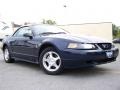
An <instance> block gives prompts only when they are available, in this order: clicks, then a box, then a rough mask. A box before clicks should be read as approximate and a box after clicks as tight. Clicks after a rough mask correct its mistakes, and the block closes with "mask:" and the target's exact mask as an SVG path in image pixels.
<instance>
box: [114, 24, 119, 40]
mask: <svg viewBox="0 0 120 90" xmlns="http://www.w3.org/2000/svg"><path fill="white" fill-rule="evenodd" d="M112 32H113V38H119V37H120V28H119V27H117V26H116V25H114V24H113V25H112Z"/></svg>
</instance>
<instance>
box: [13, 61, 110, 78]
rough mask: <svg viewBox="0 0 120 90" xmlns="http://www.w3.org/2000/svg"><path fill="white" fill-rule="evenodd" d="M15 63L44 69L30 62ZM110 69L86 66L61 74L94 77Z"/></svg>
mask: <svg viewBox="0 0 120 90" xmlns="http://www.w3.org/2000/svg"><path fill="white" fill-rule="evenodd" d="M14 64H16V65H17V66H20V67H24V68H29V69H31V70H34V71H37V72H42V69H41V68H40V66H39V65H37V64H33V63H28V62H24V61H16V62H15V63H14ZM109 71H110V69H108V68H105V67H102V66H93V67H85V68H78V69H65V70H64V72H63V73H61V74H60V76H82V77H90V76H92V77H93V76H98V75H104V74H109ZM43 74H44V73H43ZM58 76H59V75H58Z"/></svg>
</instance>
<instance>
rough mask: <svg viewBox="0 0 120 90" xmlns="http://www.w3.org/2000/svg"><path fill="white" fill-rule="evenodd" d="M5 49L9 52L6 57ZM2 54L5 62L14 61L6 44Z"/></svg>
mask: <svg viewBox="0 0 120 90" xmlns="http://www.w3.org/2000/svg"><path fill="white" fill-rule="evenodd" d="M6 50H7V51H8V53H9V55H8V59H6V57H5V54H6V53H5V51H6ZM3 56H4V60H5V62H6V63H13V62H14V61H15V60H14V59H12V58H11V55H10V51H9V49H8V47H7V46H5V47H4V50H3Z"/></svg>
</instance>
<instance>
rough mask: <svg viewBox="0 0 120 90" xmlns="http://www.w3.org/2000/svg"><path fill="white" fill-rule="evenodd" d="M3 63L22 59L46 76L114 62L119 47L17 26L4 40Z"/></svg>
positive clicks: (62, 32) (61, 32) (55, 31)
mask: <svg viewBox="0 0 120 90" xmlns="http://www.w3.org/2000/svg"><path fill="white" fill-rule="evenodd" d="M2 50H3V53H4V60H5V62H7V63H11V62H14V61H15V60H22V61H27V62H32V63H36V64H40V66H41V67H42V68H43V70H44V71H45V72H46V73H47V74H59V73H60V72H61V71H63V69H65V68H79V67H85V66H94V65H99V64H104V63H110V62H113V61H115V60H116V57H117V56H118V51H119V50H118V48H116V47H115V46H114V45H113V44H112V43H110V42H107V41H104V40H102V39H98V38H93V37H85V36H80V37H75V36H72V35H70V34H69V33H68V32H66V31H65V30H63V29H60V28H58V27H55V26H47V25H30V26H23V27H20V28H19V29H18V30H17V31H16V32H15V33H14V34H13V35H12V36H10V37H7V38H5V39H4V40H3V47H2Z"/></svg>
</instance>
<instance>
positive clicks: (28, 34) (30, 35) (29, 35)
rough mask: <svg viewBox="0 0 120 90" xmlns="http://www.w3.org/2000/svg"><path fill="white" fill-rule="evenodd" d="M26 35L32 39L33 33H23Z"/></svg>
mask: <svg viewBox="0 0 120 90" xmlns="http://www.w3.org/2000/svg"><path fill="white" fill-rule="evenodd" d="M23 36H24V37H29V38H30V39H32V37H33V36H32V34H30V33H25V34H24V35H23Z"/></svg>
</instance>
